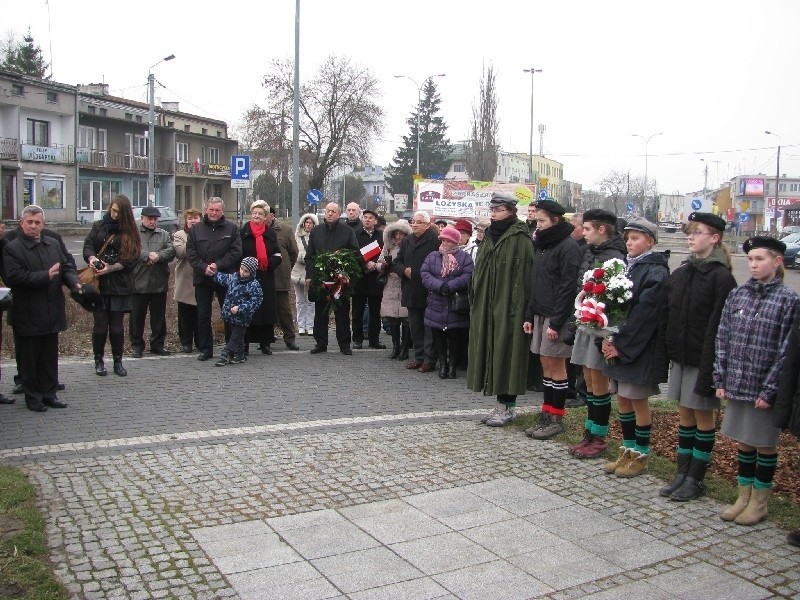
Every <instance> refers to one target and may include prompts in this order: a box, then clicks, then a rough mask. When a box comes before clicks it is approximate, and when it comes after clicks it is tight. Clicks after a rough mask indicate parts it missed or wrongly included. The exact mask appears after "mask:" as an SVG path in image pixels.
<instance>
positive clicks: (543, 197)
mask: <svg viewBox="0 0 800 600" xmlns="http://www.w3.org/2000/svg"><path fill="white" fill-rule="evenodd" d="M539 200H547V190H539Z"/></svg>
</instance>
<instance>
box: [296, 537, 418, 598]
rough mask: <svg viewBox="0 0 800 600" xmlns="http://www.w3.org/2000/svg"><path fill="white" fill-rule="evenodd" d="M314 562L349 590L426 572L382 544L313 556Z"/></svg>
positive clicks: (338, 584)
mask: <svg viewBox="0 0 800 600" xmlns="http://www.w3.org/2000/svg"><path fill="white" fill-rule="evenodd" d="M405 543H410V542H405ZM311 564H313V565H314V567H316V568H317V569H318V570H319V571H320V572H321V573H322V574H323V575H324V576H325V577H327V578H328V579H329V580H330V581H331V582H332V583H333V584H334V585H335V586H336V587H337V588H338V589H340V590H341V591H343V592H344V593H346V594H350V593H352V592H358V591H362V590H367V589H370V588H374V587H378V586H385V585H390V584H393V583H398V582H401V581H408V580H409V579H417V578H419V577H422V575H423V573H422V572H421V571H419V570H417V569H416V568H414V567H413V566H412V565H410V564H409V563H408V562H406V561H404V560H403V559H402V558H400V557H399V556H398V555H397V554H395V553H394V552H392V551H390V550H389V549H387V548H383V547H381V548H370V549H369V550H359V551H357V552H350V553H348V554H340V555H338V556H330V557H327V558H319V559H316V560H312V561H311Z"/></svg>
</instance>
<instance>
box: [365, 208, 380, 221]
mask: <svg viewBox="0 0 800 600" xmlns="http://www.w3.org/2000/svg"><path fill="white" fill-rule="evenodd" d="M361 214H362V215H366V214H370V215H372V216H373V217H375V218H376V219H377V218H378V217H379V216H380V215H379V214H378V213H376V212H375V211H374V210H372V209H371V208H365V209H364V210H362V211H361Z"/></svg>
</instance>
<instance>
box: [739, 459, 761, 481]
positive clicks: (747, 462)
mask: <svg viewBox="0 0 800 600" xmlns="http://www.w3.org/2000/svg"><path fill="white" fill-rule="evenodd" d="M757 456H758V452H756V451H755V450H751V451H745V450H739V452H738V459H739V476H738V478H737V480H738V483H739V485H753V482H754V481H755V478H756V458H757Z"/></svg>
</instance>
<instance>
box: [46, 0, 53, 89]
mask: <svg viewBox="0 0 800 600" xmlns="http://www.w3.org/2000/svg"><path fill="white" fill-rule="evenodd" d="M44 3H45V5H46V6H47V35H48V37H49V38H50V39H49V40H48V45H49V46H50V79H52V78H53V63H54V62H55V61H54V60H53V29H52V27H51V26H50V0H44Z"/></svg>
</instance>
